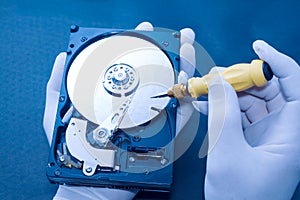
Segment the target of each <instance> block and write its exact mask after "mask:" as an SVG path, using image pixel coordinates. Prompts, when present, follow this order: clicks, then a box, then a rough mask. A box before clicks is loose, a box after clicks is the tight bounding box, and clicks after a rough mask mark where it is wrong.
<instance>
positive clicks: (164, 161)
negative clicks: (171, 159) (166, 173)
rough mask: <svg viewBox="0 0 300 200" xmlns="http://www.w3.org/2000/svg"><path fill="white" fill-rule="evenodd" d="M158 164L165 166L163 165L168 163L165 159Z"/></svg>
mask: <svg viewBox="0 0 300 200" xmlns="http://www.w3.org/2000/svg"><path fill="white" fill-rule="evenodd" d="M160 163H161V164H162V165H165V164H167V163H168V160H167V159H165V158H163V159H161V161H160Z"/></svg>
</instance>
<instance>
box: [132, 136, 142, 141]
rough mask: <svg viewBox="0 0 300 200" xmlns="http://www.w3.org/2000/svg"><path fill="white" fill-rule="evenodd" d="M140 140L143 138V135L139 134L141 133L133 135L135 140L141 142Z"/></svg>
mask: <svg viewBox="0 0 300 200" xmlns="http://www.w3.org/2000/svg"><path fill="white" fill-rule="evenodd" d="M140 140H141V136H139V135H135V136H133V141H135V142H139V141H140Z"/></svg>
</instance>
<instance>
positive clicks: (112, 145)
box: [47, 25, 180, 191]
mask: <svg viewBox="0 0 300 200" xmlns="http://www.w3.org/2000/svg"><path fill="white" fill-rule="evenodd" d="M179 45H180V34H179V33H178V32H173V31H168V30H154V31H136V30H114V29H100V28H82V27H78V26H75V25H73V26H71V35H70V43H69V49H68V51H67V60H66V64H65V69H64V76H63V83H62V88H61V91H60V99H59V104H58V110H57V116H56V122H55V127H54V133H53V140H52V146H51V150H50V156H49V164H48V166H47V176H48V178H49V180H50V181H51V182H53V183H59V184H71V185H89V186H100V187H115V188H140V189H144V190H158V191H167V190H169V189H170V187H171V184H172V174H173V165H172V163H173V155H174V137H175V127H176V125H175V122H176V119H175V118H176V108H177V104H178V103H177V100H176V99H170V98H157V99H153V98H150V97H151V96H153V95H155V94H157V93H160V92H164V91H166V90H167V89H168V88H170V87H171V86H172V85H173V84H174V83H176V77H177V72H178V71H179V56H178V52H179ZM66 119H67V120H66Z"/></svg>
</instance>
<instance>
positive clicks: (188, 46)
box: [43, 22, 195, 200]
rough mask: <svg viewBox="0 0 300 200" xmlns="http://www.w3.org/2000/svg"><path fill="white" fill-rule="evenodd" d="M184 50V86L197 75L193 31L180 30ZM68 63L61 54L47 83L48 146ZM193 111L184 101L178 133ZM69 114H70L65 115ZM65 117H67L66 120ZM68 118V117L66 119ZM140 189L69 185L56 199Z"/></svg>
mask: <svg viewBox="0 0 300 200" xmlns="http://www.w3.org/2000/svg"><path fill="white" fill-rule="evenodd" d="M135 30H144V31H153V26H152V24H150V23H149V22H143V23H141V24H139V25H138V26H137V27H136V28H135ZM181 35H182V36H181V38H182V39H181V48H180V57H181V58H182V59H181V63H180V65H181V67H182V69H183V70H184V71H186V73H184V72H181V73H180V74H181V75H180V76H179V81H180V82H181V83H185V82H186V81H187V78H188V76H189V77H190V76H192V75H193V73H194V65H195V50H194V47H193V46H192V44H193V42H194V38H195V34H194V32H193V31H192V30H191V29H189V28H185V29H182V30H181ZM65 60H66V53H64V52H63V53H60V54H59V55H58V56H57V57H56V60H55V63H54V65H53V69H52V73H51V76H50V79H49V81H48V84H47V91H46V105H45V112H44V120H43V126H44V129H45V132H46V135H47V139H48V142H49V144H50V145H51V141H52V134H53V129H54V123H55V118H56V111H57V106H58V100H59V94H60V89H61V82H62V76H63V71H64V65H65ZM192 111H193V107H192V105H191V104H190V103H185V102H182V103H181V106H180V109H178V112H177V123H178V124H179V125H180V126H178V127H176V131H177V132H179V131H180V130H181V128H182V127H183V126H184V125H185V124H186V122H187V121H188V118H189V117H190V115H191V113H192ZM66 115H67V114H66ZM64 118H65V117H64ZM67 118H68V117H67ZM137 191H138V190H134V191H127V190H118V189H108V188H98V187H85V186H80V187H78V186H77V187H76V186H67V185H60V186H59V188H58V191H57V193H56V195H55V197H54V199H56V200H59V199H60V200H65V199H72V200H76V199H78V200H79V199H87V200H88V199H90V200H92V199H125V200H126V199H132V198H133V197H134V196H135V195H136V193H137Z"/></svg>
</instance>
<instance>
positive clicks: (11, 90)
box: [0, 0, 300, 199]
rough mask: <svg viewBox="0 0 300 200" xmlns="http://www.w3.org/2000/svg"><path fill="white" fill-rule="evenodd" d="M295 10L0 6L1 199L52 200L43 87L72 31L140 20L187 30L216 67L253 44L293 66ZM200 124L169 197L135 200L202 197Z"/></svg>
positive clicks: (286, 5)
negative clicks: (282, 56)
mask: <svg viewBox="0 0 300 200" xmlns="http://www.w3.org/2000/svg"><path fill="white" fill-rule="evenodd" d="M299 10H300V3H299V1H297V0H286V1H280V0H274V1H267V0H262V1H258V0H253V1H240V0H239V1H238V0H227V1H225V0H216V1H209V0H185V1H179V0H174V1H159V0H152V1H137V0H132V1H117V0H65V1H60V0H52V1H37V0H28V1H17V0H10V1H4V0H2V1H0V24H1V25H0V39H1V42H0V94H1V96H0V122H1V123H0V127H1V134H0V142H1V144H0V167H1V169H0V186H1V187H0V199H51V197H52V196H53V195H54V194H55V191H56V187H57V186H56V185H51V184H50V183H49V182H48V180H47V178H46V176H45V166H46V165H47V159H48V151H49V147H48V144H47V140H46V137H45V135H44V132H43V128H42V117H43V109H44V104H45V87H46V83H47V80H48V78H49V76H50V73H51V68H52V64H53V61H54V59H55V57H56V55H57V54H58V53H59V52H60V51H65V50H66V48H67V44H68V37H69V27H70V25H71V24H77V25H79V26H86V27H102V28H104V27H105V28H134V27H135V26H136V25H137V24H138V23H140V22H142V21H145V20H147V21H150V22H152V23H153V24H154V25H155V26H158V27H166V28H170V29H174V30H179V29H181V28H184V27H187V26H188V27H191V28H193V29H194V30H195V32H196V35H197V36H196V40H197V41H198V42H199V43H200V44H201V45H203V46H204V48H205V49H206V50H207V51H208V52H209V53H210V55H211V56H212V58H213V59H214V61H215V63H216V64H217V65H219V66H228V65H230V64H233V63H238V62H249V61H250V60H252V59H253V58H256V55H255V54H254V52H253V51H252V48H251V46H252V42H253V41H254V40H256V39H264V40H266V41H267V42H269V43H270V44H271V45H273V46H275V47H276V48H278V49H279V50H281V51H282V52H284V53H286V54H288V55H290V56H291V57H293V58H294V59H295V60H296V61H298V63H300V47H299V44H300V37H299V35H300V26H299V18H300V12H299ZM296 89H299V88H298V87H297V88H296ZM202 123H203V124H201V129H200V131H199V132H198V135H197V137H196V139H195V140H194V142H193V145H192V146H191V148H190V149H189V150H188V151H187V152H186V154H185V155H184V156H183V157H181V158H180V159H179V160H178V161H177V162H176V163H175V182H174V186H173V191H172V193H171V194H170V195H169V196H160V195H156V194H155V195H154V194H150V193H146V194H140V196H139V197H138V199H164V198H170V199H186V198H185V197H186V196H187V197H189V198H188V199H196V198H197V199H201V198H202V197H203V178H204V174H203V169H204V168H205V160H200V159H199V158H198V151H199V148H200V146H201V144H200V143H201V141H202V139H203V137H204V134H205V132H206V130H205V129H206V127H205V125H204V124H205V121H203V122H202ZM274 192H276V191H274ZM294 199H300V192H297V193H296V194H295V197H294Z"/></svg>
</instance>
